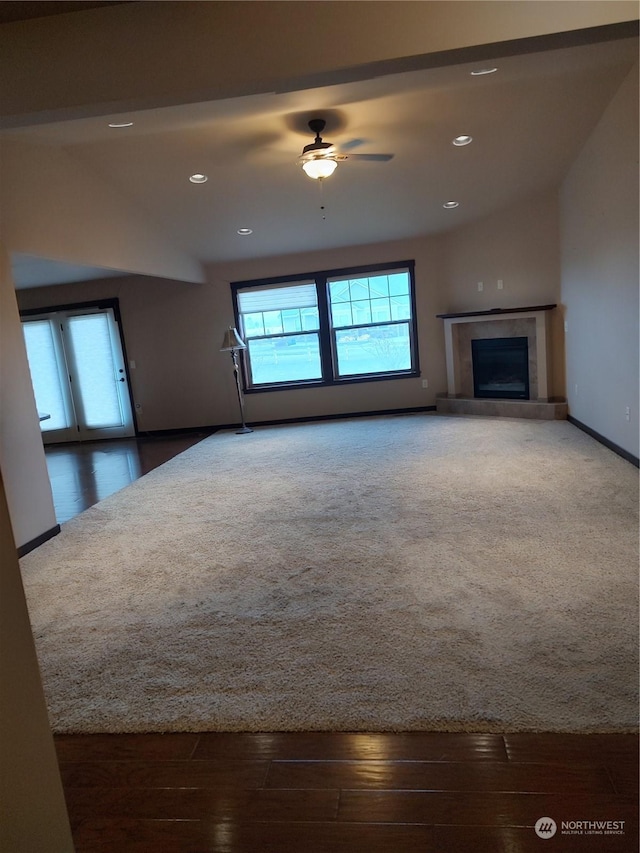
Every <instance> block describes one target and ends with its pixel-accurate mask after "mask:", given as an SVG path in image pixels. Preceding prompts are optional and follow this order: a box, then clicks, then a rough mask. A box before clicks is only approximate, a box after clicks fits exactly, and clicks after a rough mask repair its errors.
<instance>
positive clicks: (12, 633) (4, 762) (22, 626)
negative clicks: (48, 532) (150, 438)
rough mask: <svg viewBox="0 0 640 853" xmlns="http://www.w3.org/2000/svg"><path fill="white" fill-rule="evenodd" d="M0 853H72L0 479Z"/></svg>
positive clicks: (54, 755) (54, 754)
mask: <svg viewBox="0 0 640 853" xmlns="http://www.w3.org/2000/svg"><path fill="white" fill-rule="evenodd" d="M0 649H1V651H2V653H1V654H0V719H1V720H2V737H1V738H0V766H1V767H2V773H1V774H0V802H1V803H2V820H1V821H0V850H4V851H7V853H72V851H73V841H72V838H71V829H70V826H69V819H68V817H67V810H66V806H65V800H64V792H63V789H62V783H61V780H60V772H59V770H58V764H57V759H56V752H55V747H54V743H53V737H52V735H51V729H50V727H49V719H48V715H47V708H46V704H45V698H44V693H43V690H42V682H41V679H40V670H39V667H38V660H37V658H36V651H35V646H34V642H33V634H32V632H31V624H30V621H29V614H28V612H27V605H26V601H25V596H24V589H23V586H22V578H21V577H20V568H19V565H18V557H17V554H16V546H15V542H14V538H13V535H12V531H11V521H10V519H9V513H8V510H7V502H6V500H5V492H4V485H3V480H2V477H1V476H0Z"/></svg>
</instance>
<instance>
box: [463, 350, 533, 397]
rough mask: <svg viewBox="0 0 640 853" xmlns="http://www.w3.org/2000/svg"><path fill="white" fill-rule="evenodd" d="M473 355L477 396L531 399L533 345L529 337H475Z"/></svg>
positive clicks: (474, 385) (474, 384)
mask: <svg viewBox="0 0 640 853" xmlns="http://www.w3.org/2000/svg"><path fill="white" fill-rule="evenodd" d="M471 355H472V361H473V393H474V396H475V397H485V398H493V399H500V400H505V399H506V400H528V399H529V348H528V340H527V338H526V337H523V338H487V339H481V340H472V341H471Z"/></svg>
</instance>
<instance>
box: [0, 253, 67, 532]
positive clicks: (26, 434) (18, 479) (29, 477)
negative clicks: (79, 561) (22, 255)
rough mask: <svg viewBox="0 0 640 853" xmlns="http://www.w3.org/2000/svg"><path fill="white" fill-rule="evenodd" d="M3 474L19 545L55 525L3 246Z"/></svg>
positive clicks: (0, 340)
mask: <svg viewBox="0 0 640 853" xmlns="http://www.w3.org/2000/svg"><path fill="white" fill-rule="evenodd" d="M0 470H1V471H2V476H3V479H4V483H5V489H6V492H7V500H8V503H9V512H10V514H11V521H12V523H13V535H14V538H15V540H16V543H17V544H18V546H20V545H24V544H26V543H27V542H30V541H31V540H32V539H36V538H37V537H38V536H40V535H41V534H43V533H46V532H47V531H49V530H51V529H52V528H54V527H55V526H56V516H55V511H54V508H53V499H52V496H51V486H50V485H49V475H48V473H47V463H46V460H45V456H44V449H43V447H42V436H41V433H40V423H39V420H38V413H37V410H36V403H35V399H34V396H33V386H32V385H31V374H30V372H29V363H28V361H27V351H26V348H25V343H24V337H23V335H22V326H21V324H20V317H19V315H18V306H17V303H16V293H15V290H14V287H13V280H12V277H11V266H10V263H9V258H8V255H7V253H6V251H4V249H3V247H2V245H1V244H0Z"/></svg>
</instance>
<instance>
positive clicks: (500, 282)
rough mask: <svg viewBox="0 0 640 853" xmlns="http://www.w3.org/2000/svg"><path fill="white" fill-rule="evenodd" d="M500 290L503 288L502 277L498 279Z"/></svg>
mask: <svg viewBox="0 0 640 853" xmlns="http://www.w3.org/2000/svg"><path fill="white" fill-rule="evenodd" d="M498 290H502V279H501V278H499V279H498Z"/></svg>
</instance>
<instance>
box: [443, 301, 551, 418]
mask: <svg viewBox="0 0 640 853" xmlns="http://www.w3.org/2000/svg"><path fill="white" fill-rule="evenodd" d="M554 308H556V305H532V306H530V307H523V308H489V309H487V310H480V311H462V312H457V313H451V314H438V315H437V316H438V317H440V318H441V319H442V320H444V345H445V358H446V367H447V393H446V394H438V395H437V398H436V409H437V411H438V412H439V413H440V414H445V415H446V414H455V415H489V416H491V417H510V418H538V419H556V418H566V417H567V402H566V400H565V399H564V397H553V396H552V394H553V391H552V387H551V383H552V369H551V366H552V363H551V331H552V321H551V313H552V311H553V309H554ZM559 319H560V318H556V320H555V321H553V325H555V326H556V331H558V329H557V324H558V320H559ZM505 339H507V340H509V339H510V340H513V339H515V341H516V347H517V348H518V349H519V350H520V352H519V353H518V351H517V350H515V351H514V350H512V351H507V352H505V350H504V348H503V344H504V343H505ZM477 342H481V345H480V349H481V350H482V349H483V347H482V344H485V345H488V347H489V351H488V352H485V353H484V355H481V356H480V360H481V361H484V362H485V364H484V365H480V374H479V375H478V367H477V366H476V361H477V360H478V359H477V355H476V354H475V353H474V352H473V350H474V349H477V348H478V344H477ZM492 347H498V349H497V350H496V349H491V348H492ZM484 348H485V349H487V347H486V346H485V347H484ZM500 349H502V352H500ZM497 355H500V358H501V359H502V360H503V364H502V367H500V369H499V371H498V372H496V370H495V368H496V364H495V360H496V357H497ZM505 361H506V366H505ZM487 367H488V368H489V375H488V376H487V375H485V376H483V370H484V369H485V368H487ZM514 367H515V368H517V370H518V374H519V375H518V376H517V378H516V377H515V376H514V375H512V374H513V369H514ZM492 373H493V375H491V374H492ZM478 379H479V380H480V381H479V382H478ZM478 385H479V386H480V387H478Z"/></svg>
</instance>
